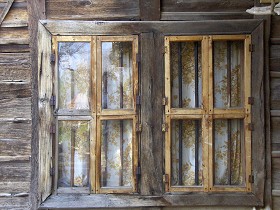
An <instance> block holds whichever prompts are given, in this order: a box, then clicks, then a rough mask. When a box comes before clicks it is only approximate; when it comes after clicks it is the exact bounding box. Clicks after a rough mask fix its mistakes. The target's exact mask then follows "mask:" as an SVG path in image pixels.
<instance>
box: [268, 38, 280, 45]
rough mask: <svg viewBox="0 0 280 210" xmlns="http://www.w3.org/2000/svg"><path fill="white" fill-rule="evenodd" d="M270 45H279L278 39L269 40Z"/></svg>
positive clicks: (279, 40)
mask: <svg viewBox="0 0 280 210" xmlns="http://www.w3.org/2000/svg"><path fill="white" fill-rule="evenodd" d="M270 43H271V44H280V37H279V38H273V37H272V38H270Z"/></svg>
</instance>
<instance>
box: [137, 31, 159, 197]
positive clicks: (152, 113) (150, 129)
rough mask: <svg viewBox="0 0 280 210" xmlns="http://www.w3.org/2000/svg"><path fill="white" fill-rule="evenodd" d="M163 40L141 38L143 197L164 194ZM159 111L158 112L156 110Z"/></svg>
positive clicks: (148, 36) (151, 34)
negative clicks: (162, 129) (162, 126)
mask: <svg viewBox="0 0 280 210" xmlns="http://www.w3.org/2000/svg"><path fill="white" fill-rule="evenodd" d="M163 41H164V40H163V36H159V35H158V34H154V33H143V34H141V56H142V58H141V75H140V78H141V82H142V83H141V87H142V89H141V96H142V104H141V112H142V113H143V114H142V115H141V122H142V125H143V130H142V132H141V150H140V151H141V169H142V170H141V172H142V174H141V188H140V191H141V194H142V195H159V194H162V192H163V183H162V176H161V175H162V174H163V168H162V166H163V160H162V157H163V133H162V131H161V125H162V114H163V106H162V98H163V95H162V93H163V92H164V91H163V81H164V79H163V75H164V74H162V73H161V72H162V70H163V55H162V52H161V51H159V50H158V49H160V48H161V46H163ZM155 107H156V108H155Z"/></svg>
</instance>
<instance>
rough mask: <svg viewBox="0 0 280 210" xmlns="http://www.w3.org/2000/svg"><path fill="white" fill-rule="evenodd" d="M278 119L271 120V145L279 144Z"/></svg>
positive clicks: (279, 129) (279, 118)
mask: <svg viewBox="0 0 280 210" xmlns="http://www.w3.org/2000/svg"><path fill="white" fill-rule="evenodd" d="M279 136H280V117H272V118H271V140H272V143H274V144H275V143H276V144H280V138H279Z"/></svg>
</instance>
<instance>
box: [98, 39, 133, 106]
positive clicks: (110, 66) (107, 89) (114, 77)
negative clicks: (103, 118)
mask: <svg viewBox="0 0 280 210" xmlns="http://www.w3.org/2000/svg"><path fill="white" fill-rule="evenodd" d="M132 72H133V67H132V42H102V108H103V109H132V108H133V78H132V77H133V73H132Z"/></svg>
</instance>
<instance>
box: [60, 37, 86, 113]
mask: <svg viewBox="0 0 280 210" xmlns="http://www.w3.org/2000/svg"><path fill="white" fill-rule="evenodd" d="M90 56H91V54H90V43H87V42H59V43H58V94H59V100H58V106H59V108H60V109H89V87H90V68H91V64H90V63H91V58H90Z"/></svg>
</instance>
